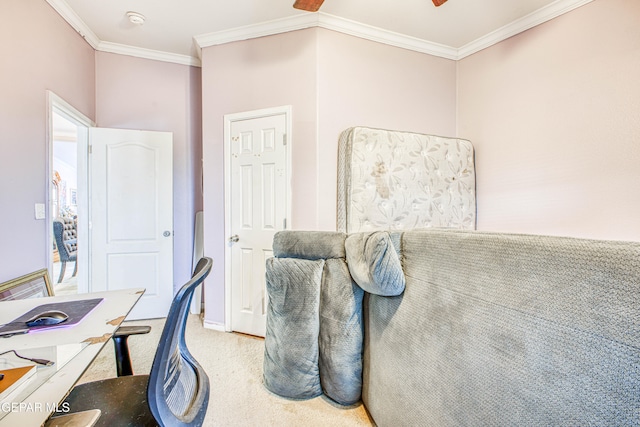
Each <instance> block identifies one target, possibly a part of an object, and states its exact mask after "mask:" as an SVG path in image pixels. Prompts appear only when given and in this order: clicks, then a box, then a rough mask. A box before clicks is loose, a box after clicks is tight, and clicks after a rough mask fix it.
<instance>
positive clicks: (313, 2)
mask: <svg viewBox="0 0 640 427" xmlns="http://www.w3.org/2000/svg"><path fill="white" fill-rule="evenodd" d="M434 1H435V0H434ZM445 1H446V0H445ZM323 2H324V0H296V2H295V3H294V4H293V7H295V8H296V9H300V10H306V11H307V12H317V11H318V9H320V6H322V3H323Z"/></svg>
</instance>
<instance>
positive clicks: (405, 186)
mask: <svg viewBox="0 0 640 427" xmlns="http://www.w3.org/2000/svg"><path fill="white" fill-rule="evenodd" d="M475 226H476V196H475V169H474V154H473V146H472V145H471V143H470V142H469V141H467V140H463V139H456V138H445V137H441V136H435V135H424V134H417V133H410V132H399V131H388V130H381V129H371V128H365V127H355V128H350V129H347V130H346V131H344V132H343V133H342V135H341V137H340V142H339V155H338V230H339V231H344V232H347V233H354V232H359V231H374V230H409V229H415V228H427V227H448V228H459V229H468V230H473V229H475Z"/></svg>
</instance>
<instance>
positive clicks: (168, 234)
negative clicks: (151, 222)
mask: <svg viewBox="0 0 640 427" xmlns="http://www.w3.org/2000/svg"><path fill="white" fill-rule="evenodd" d="M162 235H163V236H164V237H169V236H171V232H170V231H168V230H167V231H165V232H164V233H162Z"/></svg>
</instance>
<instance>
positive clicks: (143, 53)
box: [96, 41, 202, 67]
mask: <svg viewBox="0 0 640 427" xmlns="http://www.w3.org/2000/svg"><path fill="white" fill-rule="evenodd" d="M96 50H97V51H100V52H108V53H117V54H120V55H127V56H135V57H137V58H144V59H153V60H155V61H162V62H171V63H174V64H181V65H190V66H192V67H200V66H201V65H202V64H201V63H200V59H198V58H194V57H193V56H188V55H179V54H177V53H169V52H162V51H159V50H152V49H144V48H141V47H134V46H128V45H124V44H119V43H111V42H103V41H101V42H100V43H99V44H98V47H97V48H96Z"/></svg>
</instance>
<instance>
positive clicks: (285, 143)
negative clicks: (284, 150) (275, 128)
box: [282, 133, 287, 145]
mask: <svg viewBox="0 0 640 427" xmlns="http://www.w3.org/2000/svg"><path fill="white" fill-rule="evenodd" d="M282 145H287V134H286V133H285V134H283V135H282Z"/></svg>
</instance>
